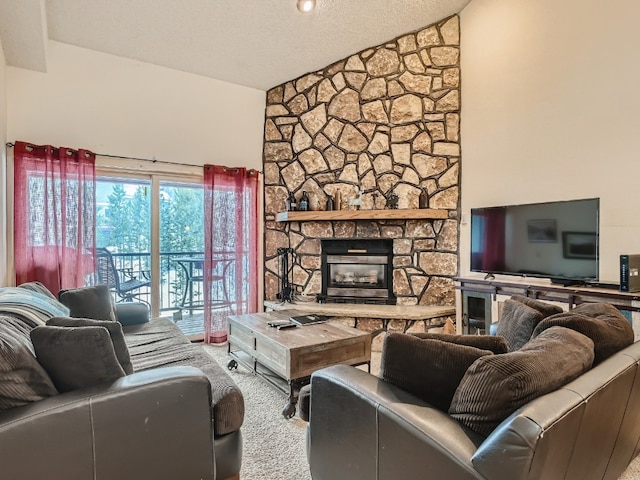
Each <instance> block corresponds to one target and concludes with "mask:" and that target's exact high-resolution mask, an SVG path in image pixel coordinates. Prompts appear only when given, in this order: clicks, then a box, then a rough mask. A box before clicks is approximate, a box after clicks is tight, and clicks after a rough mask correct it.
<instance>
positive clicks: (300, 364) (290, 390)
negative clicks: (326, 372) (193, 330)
mask: <svg viewBox="0 0 640 480" xmlns="http://www.w3.org/2000/svg"><path fill="white" fill-rule="evenodd" d="M304 314H305V313H303V312H299V311H296V310H282V311H278V312H268V313H250V314H245V315H232V316H230V317H229V319H228V323H229V327H228V328H229V337H228V338H229V346H228V352H229V357H230V358H229V361H228V362H227V368H229V370H233V369H234V368H237V367H238V364H239V363H240V364H242V365H243V366H245V367H246V368H248V369H249V370H251V371H252V372H254V373H255V374H257V375H258V376H259V377H261V378H262V379H263V380H266V381H267V382H269V383H270V384H271V385H273V386H275V387H277V388H278V389H279V390H281V391H282V392H284V393H285V394H287V395H288V401H287V403H286V405H285V407H284V409H283V411H282V415H284V416H285V417H286V418H291V417H293V416H294V415H295V413H296V403H297V401H298V392H299V391H300V388H301V387H303V386H304V385H306V384H307V383H309V379H310V378H311V374H312V373H313V372H315V371H316V370H319V369H321V368H324V367H328V366H331V365H337V364H346V365H362V364H367V365H368V366H369V369H370V368H371V334H370V333H368V332H364V331H362V330H357V329H355V328H351V327H347V326H345V325H342V324H340V323H338V322H333V321H327V322H324V323H318V324H313V325H305V326H298V327H295V328H287V329H284V330H278V329H277V328H274V327H270V326H269V325H268V322H270V321H275V320H288V319H289V317H292V316H296V315H304Z"/></svg>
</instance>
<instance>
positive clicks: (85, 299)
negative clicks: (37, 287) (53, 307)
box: [58, 285, 117, 322]
mask: <svg viewBox="0 0 640 480" xmlns="http://www.w3.org/2000/svg"><path fill="white" fill-rule="evenodd" d="M58 297H59V299H60V302H61V303H62V304H64V305H65V306H66V307H67V308H69V311H70V315H71V316H72V317H76V318H91V319H93V320H110V321H114V322H115V321H116V320H117V317H116V313H115V310H114V308H113V300H112V299H111V292H110V291H109V287H108V286H106V285H95V286H93V287H83V288H74V289H69V290H60V291H59V292H58Z"/></svg>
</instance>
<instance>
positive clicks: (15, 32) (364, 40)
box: [0, 0, 470, 90]
mask: <svg viewBox="0 0 640 480" xmlns="http://www.w3.org/2000/svg"><path fill="white" fill-rule="evenodd" d="M469 1H470V0H317V7H316V9H315V11H314V12H313V13H311V14H301V13H299V12H298V10H297V9H296V5H295V4H296V1H295V0H244V1H240V0H181V1H180V0H135V1H132V0H20V1H14V0H0V39H1V40H2V45H3V48H4V52H5V58H6V60H7V63H8V64H9V65H14V66H17V67H22V68H29V69H33V70H40V71H46V51H47V47H46V38H49V39H51V40H55V41H58V42H63V43H68V44H71V45H76V46H78V47H83V48H88V49H91V50H96V51H99V52H104V53H110V54H113V55H118V56H121V57H126V58H131V59H135V60H140V61H143V62H148V63H152V64H156V65H161V66H165V67H169V68H173V69H176V70H182V71H185V72H190V73H194V74H198V75H203V76H206V77H211V78H215V79H218V80H224V81H227V82H231V83H235V84H238V85H244V86H248V87H253V88H257V89H260V90H267V89H269V88H271V87H274V86H276V85H279V84H281V83H283V82H285V81H287V80H291V79H293V78H296V77H298V76H300V75H303V74H305V73H308V72H312V71H315V70H318V69H320V68H323V67H325V66H326V65H329V64H331V63H333V62H335V61H337V60H340V59H342V58H344V57H347V56H349V55H350V54H352V53H355V52H358V51H360V50H363V49H365V48H367V47H371V46H375V45H379V44H382V43H384V42H385V41H387V40H391V39H393V38H395V37H397V36H399V35H402V34H404V33H407V32H411V31H413V30H416V29H419V28H421V27H424V26H427V25H429V24H431V23H435V22H437V21H438V20H441V19H443V18H445V17H447V16H449V15H452V14H454V13H458V12H460V10H462V9H463V8H464V7H465V6H466V5H467V3H469Z"/></svg>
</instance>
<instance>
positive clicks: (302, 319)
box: [289, 313, 331, 325]
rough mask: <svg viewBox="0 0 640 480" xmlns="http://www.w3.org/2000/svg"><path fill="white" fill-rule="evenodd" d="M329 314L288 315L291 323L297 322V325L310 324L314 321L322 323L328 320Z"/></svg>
mask: <svg viewBox="0 0 640 480" xmlns="http://www.w3.org/2000/svg"><path fill="white" fill-rule="evenodd" d="M329 318H331V317H329V316H327V315H316V314H314V313H311V314H308V315H298V316H295V317H289V320H291V321H292V322H293V323H297V324H298V325H312V324H314V323H322V322H326V321H327V320H329Z"/></svg>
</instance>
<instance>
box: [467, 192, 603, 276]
mask: <svg viewBox="0 0 640 480" xmlns="http://www.w3.org/2000/svg"><path fill="white" fill-rule="evenodd" d="M599 209H600V199H598V198H590V199H583V200H568V201H559V202H546V203H532V204H526V205H509V206H499V207H487V208H472V209H471V270H472V271H474V272H485V273H501V274H510V275H527V276H535V277H550V278H551V279H552V280H553V279H561V280H562V279H566V280H580V281H597V280H598V215H599Z"/></svg>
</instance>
